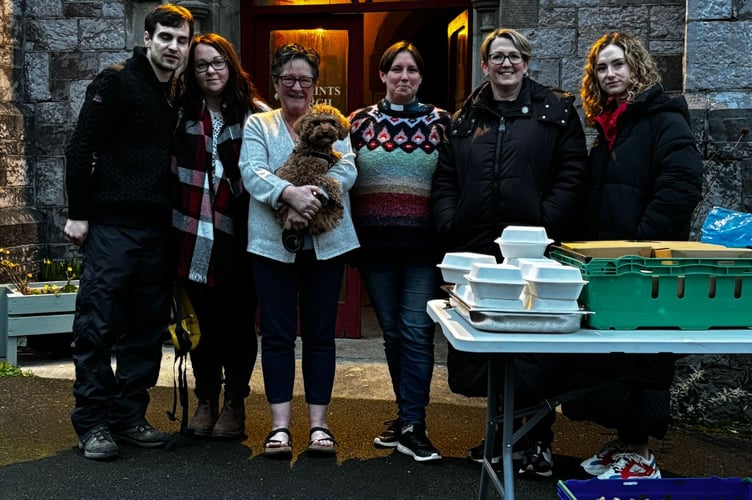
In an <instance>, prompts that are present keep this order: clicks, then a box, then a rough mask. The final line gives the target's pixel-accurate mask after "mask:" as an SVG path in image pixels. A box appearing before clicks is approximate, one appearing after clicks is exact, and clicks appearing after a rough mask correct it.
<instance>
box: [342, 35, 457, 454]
mask: <svg viewBox="0 0 752 500" xmlns="http://www.w3.org/2000/svg"><path fill="white" fill-rule="evenodd" d="M422 75H423V59H422V58H421V55H420V53H419V52H418V49H417V48H416V47H415V46H414V45H413V44H411V43H409V42H406V41H401V42H397V43H395V44H394V45H392V46H391V47H389V48H388V49H387V50H386V52H384V55H383V56H382V57H381V61H380V62H379V76H380V77H381V81H382V82H384V84H385V85H386V98H384V99H382V100H381V101H379V102H378V103H377V104H374V105H372V106H368V107H366V108H363V109H360V110H358V111H355V112H354V113H352V114H351V115H350V122H351V124H352V128H351V132H350V138H351V142H352V145H353V149H354V150H355V151H356V154H357V156H356V164H357V167H358V181H357V182H356V184H355V187H354V188H353V190H352V191H351V193H350V196H351V201H352V211H353V222H354V223H355V228H356V230H357V232H358V238H359V240H360V243H361V252H360V255H359V259H358V263H359V266H358V267H359V269H360V273H361V276H362V277H363V280H364V282H365V285H366V289H367V290H368V294H369V296H370V298H371V303H372V304H373V307H374V311H375V312H376V318H377V319H378V321H379V326H380V327H381V330H382V331H383V333H384V351H385V353H386V359H387V364H388V366H389V373H390V375H391V378H392V387H393V389H394V394H395V397H396V400H397V406H398V410H399V411H398V418H397V419H396V420H393V421H389V422H386V424H387V428H386V430H385V431H384V432H382V433H381V434H380V435H379V436H377V437H376V438H375V439H374V445H375V446H376V447H388V448H394V447H396V448H397V450H398V451H400V452H401V453H404V454H407V455H410V456H412V457H413V458H414V459H415V460H416V461H419V462H425V461H432V460H439V459H441V455H440V454H439V452H438V450H437V449H436V448H435V447H434V446H433V445H432V444H431V442H430V441H429V440H428V437H426V425H425V416H426V405H428V399H429V391H430V387H431V377H432V375H433V361H434V345H433V337H434V324H433V321H432V320H431V319H430V318H429V317H428V315H427V314H426V302H427V301H428V300H430V299H432V298H434V297H435V296H436V292H437V291H438V287H439V284H440V276H439V275H438V269H437V268H436V264H438V262H439V261H440V260H441V259H440V256H439V255H438V254H437V250H436V249H437V245H436V235H435V230H434V225H433V222H432V219H431V209H430V192H431V179H432V177H433V172H434V169H435V167H436V161H437V158H438V151H437V149H436V148H437V146H438V145H439V143H440V142H441V139H442V135H443V133H444V129H445V128H446V127H447V126H448V125H449V121H450V119H451V117H450V115H449V114H448V113H447V112H446V111H444V110H442V109H439V108H437V107H435V106H433V105H431V104H422V103H420V102H418V99H417V92H418V88H419V87H420V84H421V81H422Z"/></svg>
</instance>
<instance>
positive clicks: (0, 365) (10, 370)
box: [0, 361, 34, 378]
mask: <svg viewBox="0 0 752 500" xmlns="http://www.w3.org/2000/svg"><path fill="white" fill-rule="evenodd" d="M33 376H34V374H33V373H31V372H30V371H28V370H27V371H23V370H21V369H20V368H19V367H17V366H13V365H11V364H10V363H8V362H6V361H0V378H4V377H33Z"/></svg>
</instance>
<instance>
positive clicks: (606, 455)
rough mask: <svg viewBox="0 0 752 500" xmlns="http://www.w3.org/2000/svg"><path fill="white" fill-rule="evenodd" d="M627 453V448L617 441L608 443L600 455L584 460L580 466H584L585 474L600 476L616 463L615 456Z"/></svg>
mask: <svg viewBox="0 0 752 500" xmlns="http://www.w3.org/2000/svg"><path fill="white" fill-rule="evenodd" d="M625 451H627V448H626V446H624V443H622V442H621V441H619V440H618V439H617V440H615V441H611V442H610V443H606V445H605V446H604V447H603V448H601V450H600V451H599V452H598V453H596V454H595V455H593V456H592V457H590V458H588V459H585V460H583V461H582V462H581V463H580V466H582V468H583V469H585V472H587V473H588V474H590V475H591V476H598V475H600V474H603V473H604V472H606V471H607V470H608V469H609V468H610V467H611V465H612V464H613V462H614V455H618V454H620V453H624V452H625Z"/></svg>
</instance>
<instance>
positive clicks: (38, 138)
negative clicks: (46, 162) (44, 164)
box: [34, 123, 69, 156]
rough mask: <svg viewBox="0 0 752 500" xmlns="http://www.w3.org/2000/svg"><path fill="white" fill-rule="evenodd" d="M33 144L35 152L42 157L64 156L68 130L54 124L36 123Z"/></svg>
mask: <svg viewBox="0 0 752 500" xmlns="http://www.w3.org/2000/svg"><path fill="white" fill-rule="evenodd" d="M35 128H36V130H35V134H34V142H35V147H36V152H37V154H39V155H42V156H64V155H65V141H66V138H67V135H68V132H69V130H67V129H65V128H62V127H60V126H59V125H57V124H55V123H37V126H36V127H35Z"/></svg>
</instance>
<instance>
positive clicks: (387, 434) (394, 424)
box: [373, 419, 402, 448]
mask: <svg viewBox="0 0 752 500" xmlns="http://www.w3.org/2000/svg"><path fill="white" fill-rule="evenodd" d="M384 425H386V429H384V431H383V432H382V433H381V434H379V435H378V436H376V437H375V438H373V445H374V446H375V447H376V448H396V447H397V445H398V444H399V440H400V436H401V435H402V429H401V428H400V423H399V420H398V419H395V420H387V421H386V422H384Z"/></svg>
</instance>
